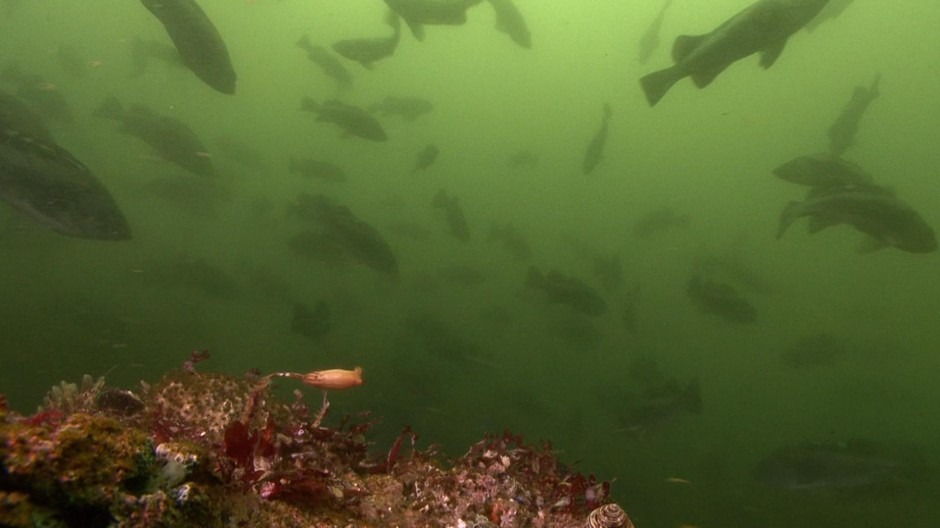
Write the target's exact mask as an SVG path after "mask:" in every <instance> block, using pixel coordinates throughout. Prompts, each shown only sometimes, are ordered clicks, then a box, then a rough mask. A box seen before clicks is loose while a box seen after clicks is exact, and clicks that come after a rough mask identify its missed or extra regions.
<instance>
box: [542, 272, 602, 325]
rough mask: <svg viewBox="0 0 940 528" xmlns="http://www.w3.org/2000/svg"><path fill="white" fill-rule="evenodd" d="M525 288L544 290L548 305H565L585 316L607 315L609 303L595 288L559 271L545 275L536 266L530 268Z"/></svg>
mask: <svg viewBox="0 0 940 528" xmlns="http://www.w3.org/2000/svg"><path fill="white" fill-rule="evenodd" d="M525 286H526V288H529V289H536V290H542V291H543V292H544V293H545V300H546V302H548V303H557V304H564V305H566V306H569V307H570V308H572V309H573V310H575V311H577V312H581V313H583V314H585V315H591V316H597V315H603V314H604V313H607V301H605V300H604V298H603V297H601V296H600V294H599V293H597V291H596V290H595V289H594V288H592V287H590V286H589V285H588V284H587V283H586V282H584V281H582V280H581V279H578V278H576V277H571V276H568V275H564V274H562V273H560V272H558V271H554V270H551V271H549V272H548V273H545V274H543V273H542V272H540V271H539V270H538V268H536V267H535V266H529V271H528V274H527V275H526V281H525Z"/></svg>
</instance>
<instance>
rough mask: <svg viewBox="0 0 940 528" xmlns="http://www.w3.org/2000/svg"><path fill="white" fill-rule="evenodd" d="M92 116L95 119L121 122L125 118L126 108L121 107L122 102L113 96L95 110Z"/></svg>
mask: <svg viewBox="0 0 940 528" xmlns="http://www.w3.org/2000/svg"><path fill="white" fill-rule="evenodd" d="M92 115H94V116H95V117H103V118H106V119H114V120H118V121H120V120H121V118H123V117H124V107H123V106H121V101H119V100H118V98H117V97H115V96H113V95H112V96H111V97H108V98H107V99H105V100H104V101H103V102H102V103H101V106H99V107H98V108H97V109H95V111H94V112H92Z"/></svg>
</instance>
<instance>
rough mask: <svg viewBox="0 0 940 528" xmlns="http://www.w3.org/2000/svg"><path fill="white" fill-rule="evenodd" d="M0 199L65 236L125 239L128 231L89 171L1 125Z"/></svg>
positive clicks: (44, 142)
mask: <svg viewBox="0 0 940 528" xmlns="http://www.w3.org/2000/svg"><path fill="white" fill-rule="evenodd" d="M0 198H2V199H3V200H4V201H6V202H7V203H8V204H10V205H12V206H13V207H15V208H16V209H17V210H19V211H20V212H22V213H24V214H25V215H27V216H29V217H30V218H32V219H33V220H35V221H37V222H38V223H40V224H42V225H44V226H46V227H48V228H50V229H52V230H53V231H56V232H58V233H61V234H63V235H68V236H73V237H78V238H89V239H97V240H126V239H129V238H130V237H131V230H130V226H128V224H127V221H126V220H125V219H124V215H123V214H122V213H121V210H120V209H119V208H118V205H117V203H116V202H115V201H114V199H113V198H112V197H111V194H110V193H109V192H108V190H107V189H106V188H105V187H104V185H102V184H101V182H99V181H98V179H97V178H96V177H95V176H94V174H92V173H91V171H90V170H89V169H88V167H86V166H85V165H83V164H82V162H80V161H79V160H78V159H76V158H75V157H74V156H72V155H71V154H70V153H69V152H68V151H66V150H65V149H63V148H62V147H60V146H58V145H56V144H55V143H53V142H51V141H49V140H46V139H43V138H39V137H35V136H30V135H27V134H24V133H21V132H18V131H16V130H14V129H12V128H10V127H9V126H7V123H2V122H0Z"/></svg>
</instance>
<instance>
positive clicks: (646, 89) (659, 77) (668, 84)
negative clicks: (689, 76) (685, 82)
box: [640, 66, 685, 106]
mask: <svg viewBox="0 0 940 528" xmlns="http://www.w3.org/2000/svg"><path fill="white" fill-rule="evenodd" d="M683 77H685V73H683V72H682V71H681V70H679V69H678V68H676V67H675V66H673V67H671V68H666V69H664V70H659V71H656V72H653V73H650V74H648V75H645V76H643V77H641V78H640V86H642V87H643V93H644V94H646V101H647V102H648V103H649V105H650V106H656V103H658V102H659V100H660V99H662V98H663V96H664V95H666V92H668V91H669V89H670V88H672V85H674V84H676V83H677V82H679V79H682V78H683Z"/></svg>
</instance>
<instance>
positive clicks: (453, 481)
mask: <svg viewBox="0 0 940 528" xmlns="http://www.w3.org/2000/svg"><path fill="white" fill-rule="evenodd" d="M318 396H319V394H318ZM295 398H296V399H295V401H293V402H283V401H279V400H278V399H276V398H275V397H274V396H273V394H272V393H271V391H270V390H269V386H268V384H267V383H259V381H258V377H257V376H254V377H248V378H247V379H235V378H232V377H229V376H225V375H222V374H211V373H201V372H195V371H194V370H193V369H188V370H184V371H178V372H172V373H170V374H168V375H167V376H166V377H164V379H162V380H161V381H159V382H157V383H155V384H153V385H146V384H144V385H143V386H142V388H141V389H140V390H138V391H126V390H121V389H114V388H110V387H107V386H105V384H104V382H103V380H98V381H94V380H91V379H90V378H86V379H85V380H84V381H83V383H82V384H81V385H80V386H79V385H70V384H62V385H60V386H59V387H58V388H57V389H56V390H54V391H53V392H52V393H51V394H50V397H49V398H47V401H46V404H45V406H44V407H43V409H42V410H41V411H40V412H38V413H36V414H35V415H33V416H29V417H25V416H20V415H18V414H17V413H14V412H11V411H8V410H7V409H6V408H5V406H4V405H3V404H2V399H0V442H2V443H0V463H2V464H3V471H0V525H5V526H24V527H25V526H34V525H39V524H43V525H48V526H62V527H72V526H76V527H78V526H81V527H89V528H96V527H101V528H106V527H108V528H110V527H131V526H133V527H190V526H192V527H199V528H215V527H220V528H221V527H223V526H224V527H228V526H266V527H267V526H269V527H274V528H278V527H282V526H284V527H287V526H304V527H342V526H356V527H361V528H368V527H380V526H401V527H422V528H424V527H428V528H432V527H441V528H444V527H470V526H475V527H491V526H492V527H496V526H498V527H524V526H533V527H546V528H548V527H582V526H585V525H586V523H587V522H589V521H588V519H589V517H588V516H589V514H590V513H591V512H592V511H596V510H598V509H599V508H601V507H602V506H604V505H605V504H607V503H608V494H609V485H608V483H607V482H603V481H598V480H596V479H595V478H594V477H593V476H585V475H582V474H579V473H575V472H572V471H569V470H568V469H566V467H565V466H563V465H562V464H560V463H559V462H558V461H557V459H556V457H555V453H554V451H553V450H552V449H551V446H550V445H549V444H547V443H543V444H540V445H531V444H528V443H526V442H524V441H523V439H522V438H521V437H519V436H516V435H512V434H510V433H508V432H506V433H503V434H501V435H489V436H487V437H485V438H484V439H483V440H481V441H479V442H477V443H476V444H474V445H473V446H471V447H470V449H469V450H468V451H467V452H466V454H465V455H464V456H462V457H460V458H457V459H453V460H449V459H445V458H444V457H442V456H440V455H439V454H438V453H437V452H436V451H435V450H434V449H433V448H426V449H419V448H417V447H416V441H417V435H415V434H414V433H413V432H411V431H410V429H407V428H406V429H405V430H404V431H403V432H402V433H401V435H399V437H398V438H397V439H396V441H395V442H394V443H393V444H392V445H391V446H382V447H381V448H377V446H374V445H372V444H371V443H370V442H368V441H367V439H366V436H367V433H368V431H369V430H370V429H371V427H372V426H373V425H374V423H375V421H374V420H373V419H372V418H370V417H369V416H368V415H355V416H349V415H347V416H345V417H342V418H341V419H337V420H335V421H336V423H335V424H334V425H331V426H327V425H323V424H321V423H319V421H316V420H314V419H312V418H311V415H312V414H313V413H311V412H309V409H308V408H307V407H306V405H305V404H304V403H303V399H302V395H301V394H300V393H299V391H297V392H295ZM333 412H334V413H335V412H336V409H333ZM610 511H613V510H610ZM608 513H609V512H608ZM595 517H597V514H595Z"/></svg>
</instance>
